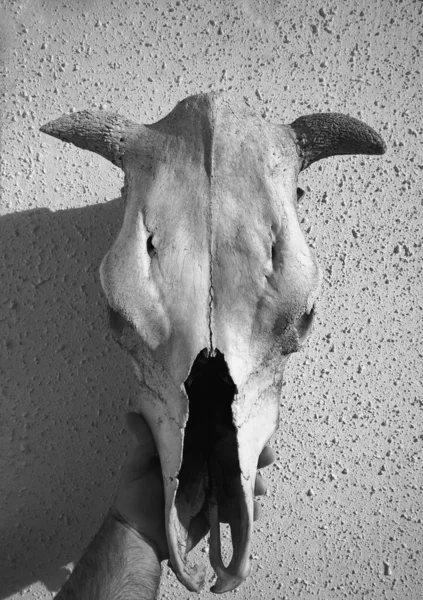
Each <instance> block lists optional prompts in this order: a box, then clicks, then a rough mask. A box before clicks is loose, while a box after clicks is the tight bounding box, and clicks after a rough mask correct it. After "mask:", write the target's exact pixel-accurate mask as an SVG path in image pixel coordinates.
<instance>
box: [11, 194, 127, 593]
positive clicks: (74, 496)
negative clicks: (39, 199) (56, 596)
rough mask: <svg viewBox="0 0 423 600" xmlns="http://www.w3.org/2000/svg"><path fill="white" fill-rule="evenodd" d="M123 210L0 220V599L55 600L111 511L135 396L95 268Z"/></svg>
mask: <svg viewBox="0 0 423 600" xmlns="http://www.w3.org/2000/svg"><path fill="white" fill-rule="evenodd" d="M122 214H123V206H122V201H121V200H120V199H119V200H114V201H112V202H109V203H107V204H102V205H95V206H90V207H86V208H81V209H71V210H64V211H59V212H51V211H49V210H45V209H39V210H34V211H28V212H22V213H16V214H12V215H7V216H4V217H2V218H0V245H1V250H0V252H1V257H2V261H1V263H2V267H1V269H2V270H4V272H3V273H1V288H0V302H1V306H2V308H3V310H2V312H1V317H0V323H1V326H2V333H1V336H0V343H1V346H2V354H3V359H2V361H1V388H2V399H1V414H2V419H1V421H2V436H1V437H2V439H3V440H4V448H5V450H4V451H2V452H1V453H0V454H1V456H0V480H1V483H0V513H1V534H0V539H1V544H0V565H1V569H0V598H6V597H8V596H9V595H11V594H13V593H14V592H17V591H18V590H21V589H22V588H23V587H25V586H27V585H29V584H30V583H32V582H34V581H39V580H41V581H43V582H44V583H45V585H46V586H47V587H48V589H50V590H52V591H56V590H58V589H59V588H60V586H61V584H62V583H63V581H64V580H65V578H66V576H67V570H66V569H64V568H63V565H66V564H67V563H69V562H70V561H74V560H76V559H77V558H78V556H79V555H80V553H81V551H82V550H83V548H84V547H85V546H86V545H87V543H88V541H89V539H90V538H91V537H92V535H93V534H94V533H95V531H96V530H97V529H98V527H99V525H100V523H101V520H102V515H103V514H104V512H105V511H107V509H108V507H109V506H110V502H111V498H112V495H113V493H114V491H115V489H116V484H117V479H118V474H119V469H120V466H121V465H122V463H123V460H124V453H125V451H126V442H127V439H126V432H125V430H124V421H123V415H124V413H125V412H126V409H127V406H128V401H129V399H130V397H131V396H132V397H133V396H134V395H135V393H136V389H135V381H134V377H133V374H132V371H131V369H130V367H129V364H128V363H127V362H126V360H125V357H124V356H123V354H122V353H121V351H120V350H119V349H118V348H117V347H116V346H115V344H114V342H113V341H112V339H111V336H110V334H109V333H108V327H107V312H106V306H107V303H106V300H105V297H104V296H103V293H102V290H101V286H100V278H99V275H98V267H99V265H100V262H101V260H102V258H103V256H104V254H105V253H106V251H107V250H108V248H109V247H110V246H111V244H112V242H113V240H114V238H115V237H116V234H117V232H118V230H119V228H120V224H121V219H122Z"/></svg>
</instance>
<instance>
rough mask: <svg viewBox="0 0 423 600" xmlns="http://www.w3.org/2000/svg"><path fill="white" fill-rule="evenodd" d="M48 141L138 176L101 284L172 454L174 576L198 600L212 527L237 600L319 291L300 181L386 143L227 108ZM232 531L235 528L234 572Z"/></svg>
mask: <svg viewBox="0 0 423 600" xmlns="http://www.w3.org/2000/svg"><path fill="white" fill-rule="evenodd" d="M41 131H43V132H44V133H47V134H49V135H52V136H54V137H57V138H60V139H61V140H64V141H66V142H71V143H73V144H75V145H76V146H79V147H81V148H85V149H88V150H91V151H92V152H96V153H98V154H100V155H102V156H104V157H105V158H107V159H109V160H110V161H112V162H113V163H114V164H115V165H118V166H119V167H121V168H122V169H123V171H124V173H125V184H124V188H123V197H124V200H125V203H126V209H125V215H124V219H123V225H122V228H121V231H120V233H119V235H118V237H117V239H116V241H115V243H114V244H113V246H112V248H111V249H110V250H109V252H108V253H107V255H106V256H105V258H104V260H103V262H102V264H101V268H100V275H101V283H102V286H103V289H104V292H105V294H106V296H107V300H108V303H109V305H110V308H111V325H112V329H113V331H114V334H115V336H116V337H117V339H118V341H119V343H120V345H121V346H122V347H123V348H125V349H126V350H127V351H128V352H129V354H130V356H131V357H132V361H133V364H134V367H135V372H136V376H137V378H138V381H139V383H140V386H141V389H142V391H141V393H140V397H139V411H140V412H141V413H142V414H143V415H144V417H145V418H146V419H147V421H148V423H149V426H150V428H151V430H152V432H153V435H154V438H155V441H156V444H157V448H158V452H159V455H160V460H161V466H162V472H163V483H164V489H165V501H166V508H165V511H166V530H167V537H168V546H169V552H170V560H171V564H172V567H173V569H174V571H175V573H176V574H177V576H178V578H179V579H180V581H181V582H182V583H183V584H184V585H185V586H186V587H187V588H188V589H190V590H194V591H198V590H199V589H200V588H201V587H202V584H203V581H204V568H203V567H202V566H201V567H198V566H194V567H192V566H189V565H188V563H187V551H188V550H189V548H188V547H187V540H188V531H189V527H190V524H191V523H192V520H193V519H194V518H195V517H196V516H197V515H199V514H200V513H201V514H206V515H207V516H208V519H209V523H210V560H211V564H212V566H213V568H214V570H215V572H216V575H217V582H216V583H215V585H214V587H213V588H212V589H213V591H215V592H217V593H222V592H226V591H229V590H232V589H234V588H235V587H237V586H238V585H239V584H240V583H241V582H242V581H243V580H244V579H245V578H246V577H247V575H248V574H249V571H250V561H249V555H250V545H251V536H252V522H253V495H254V481H255V474H256V467H257V460H258V456H259V455H260V452H261V451H262V449H263V448H264V446H265V444H266V442H267V441H268V440H269V438H270V437H271V435H272V434H273V432H274V431H275V429H276V428H277V425H278V406H279V399H280V393H281V385H282V373H283V369H284V365H285V363H286V361H287V358H288V356H289V355H290V354H291V353H292V352H295V351H296V350H298V349H299V348H300V346H301V345H302V344H303V342H304V340H305V339H306V337H307V334H308V333H309V330H310V327H311V324H312V321H313V312H314V303H315V300H316V296H317V293H318V289H319V283H320V272H319V267H318V264H317V260H316V257H315V255H314V252H313V251H312V250H311V249H310V248H309V247H308V245H307V243H306V240H305V238H304V235H303V233H302V231H301V228H300V225H299V222H298V218H297V209H296V202H297V178H298V175H299V172H300V171H301V170H302V169H305V168H306V167H307V166H309V165H310V164H311V163H313V162H315V161H317V160H320V159H321V158H325V157H328V156H333V155H335V154H382V153H383V152H384V151H385V145H384V142H383V141H382V139H381V138H380V137H379V136H378V135H377V134H376V133H375V132H374V131H373V130H372V129H371V128H370V127H368V126H367V125H365V124H363V123H361V122H360V121H357V120H356V119H353V118H351V117H348V116H344V115H341V114H335V113H333V114H314V115H309V116H305V117H301V118H299V119H297V120H296V121H295V122H294V123H292V124H291V125H275V124H270V123H267V122H265V121H264V120H262V119H260V118H257V117H256V116H254V114H251V112H250V110H248V109H247V108H246V107H244V106H242V107H240V106H234V105H233V104H230V103H228V102H227V101H225V99H223V98H222V97H220V96H218V95H215V94H204V95H199V96H193V97H190V98H187V99H186V100H184V101H182V102H180V103H179V104H178V105H177V106H176V108H175V109H174V110H173V111H172V112H171V113H170V114H169V115H168V116H166V117H165V118H164V119H162V120H160V121H158V122H157V123H154V124H153V125H138V124H135V123H133V122H131V121H128V120H127V119H125V118H123V117H121V116H120V115H117V114H109V113H105V112H89V111H83V112H79V113H74V114H72V115H69V116H64V117H61V118H60V119H58V120H56V121H53V122H51V123H48V124H47V125H45V126H44V127H43V128H42V129H41ZM220 522H228V523H229V525H230V528H231V535H232V545H233V556H232V559H231V560H230V563H229V565H228V566H225V565H224V564H223V561H222V557H221V549H220V525H219V523H220Z"/></svg>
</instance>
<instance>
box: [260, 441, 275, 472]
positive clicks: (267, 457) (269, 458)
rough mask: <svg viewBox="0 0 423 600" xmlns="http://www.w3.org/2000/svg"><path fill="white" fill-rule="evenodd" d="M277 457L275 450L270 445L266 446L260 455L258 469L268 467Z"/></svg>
mask: <svg viewBox="0 0 423 600" xmlns="http://www.w3.org/2000/svg"><path fill="white" fill-rule="evenodd" d="M275 459H276V455H275V451H274V450H273V449H272V448H270V446H265V448H264V449H263V451H262V453H261V454H260V456H259V459H258V463H257V469H263V467H268V466H269V465H271V464H272V462H273V461H274V460H275Z"/></svg>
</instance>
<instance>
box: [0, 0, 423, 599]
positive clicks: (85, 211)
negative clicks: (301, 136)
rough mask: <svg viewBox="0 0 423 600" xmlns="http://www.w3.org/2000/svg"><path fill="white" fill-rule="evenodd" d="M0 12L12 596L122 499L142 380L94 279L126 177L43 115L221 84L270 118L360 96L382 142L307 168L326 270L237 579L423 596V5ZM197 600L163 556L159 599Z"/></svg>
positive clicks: (160, 102)
mask: <svg viewBox="0 0 423 600" xmlns="http://www.w3.org/2000/svg"><path fill="white" fill-rule="evenodd" d="M0 7H1V8H0V40H1V52H2V78H3V79H2V81H3V85H2V89H1V90H0V94H1V96H0V100H1V110H2V141H1V143H2V146H1V159H2V162H1V169H2V171H1V186H2V187H1V190H2V201H1V205H0V210H1V215H2V216H1V217H0V228H1V233H0V244H1V251H0V265H1V286H0V306H1V313H0V324H1V334H0V344H1V354H2V361H1V384H0V386H1V421H0V423H1V452H0V511H1V534H0V598H9V597H10V598H25V599H27V600H28V599H35V598H37V599H42V598H49V597H51V595H52V593H53V591H54V590H57V589H58V588H59V587H60V584H61V582H63V580H64V578H65V577H66V574H67V570H66V567H65V566H66V565H67V564H69V563H71V562H72V561H74V560H75V559H76V558H77V557H78V556H79V554H80V552H81V550H82V548H83V547H84V546H85V545H86V544H87V542H88V540H89V539H90V537H91V536H92V535H93V533H94V532H95V531H96V530H97V528H98V527H99V525H100V523H101V519H102V514H104V512H105V511H106V510H107V507H108V506H109V504H110V500H111V496H112V494H113V492H114V489H115V485H116V481H117V475H118V471H119V467H120V465H121V463H122V461H123V456H124V453H125V448H126V443H127V437H126V433H125V431H124V428H123V420H122V416H123V414H124V412H125V410H126V409H127V408H128V406H130V404H131V399H133V398H134V397H135V395H136V387H135V384H134V380H133V376H132V372H131V369H130V367H129V364H128V362H127V361H126V359H125V357H124V355H123V354H121V352H120V351H119V350H118V349H117V348H116V347H115V345H114V343H113V342H112V340H111V338H110V335H109V334H108V331H107V319H106V314H105V300H104V298H103V296H102V293H101V289H100V284H99V277H98V265H99V263H100V260H101V258H102V256H103V255H104V253H105V251H106V249H107V248H108V247H109V245H110V243H111V241H112V240H113V238H114V236H115V235H116V233H117V231H118V229H119V223H120V220H121V216H122V206H121V202H120V201H119V191H120V186H121V184H122V178H121V173H120V171H119V170H118V169H116V168H113V167H112V166H111V165H110V163H107V162H106V161H105V160H103V159H101V158H99V157H98V156H96V155H92V154H89V153H84V152H82V151H79V150H77V149H76V148H74V147H70V146H66V145H64V144H62V143H60V142H58V141H55V140H52V139H48V138H47V137H46V136H43V135H42V134H40V133H39V132H38V127H39V126H40V125H41V124H43V123H44V122H46V121H47V120H50V119H52V118H55V117H57V116H59V115H61V114H62V113H65V112H69V111H70V110H80V109H83V108H95V109H98V108H102V107H104V108H105V109H112V110H117V111H119V112H120V113H122V114H124V115H126V116H128V117H130V118H132V119H134V120H138V121H140V122H147V123H148V122H152V121H154V120H156V119H157V118H159V117H160V116H163V115H164V114H165V113H167V112H168V110H169V109H171V108H172V107H173V106H174V104H175V103H176V102H177V101H178V100H180V99H182V98H184V97H185V96H187V95H189V94H193V93H197V92H199V91H208V90H223V91H226V92H228V93H229V94H232V95H233V97H237V98H242V97H245V98H246V99H247V101H248V102H249V104H250V105H251V106H253V107H255V108H256V109H257V111H258V112H259V113H261V114H263V116H264V117H266V118H268V119H270V120H274V121H276V122H291V121H292V120H294V119H295V118H296V117H298V116H300V115H302V114H307V113H310V112H317V111H339V112H346V113H349V114H351V115H353V116H356V117H359V118H361V119H362V120H364V121H365V122H367V123H369V124H370V125H372V126H373V127H375V129H376V130H378V131H379V132H380V133H381V134H382V135H383V136H384V138H385V140H386V142H387V144H388V147H389V150H388V153H387V154H386V155H385V156H384V157H378V158H368V157H345V158H331V159H328V160H326V161H324V162H321V163H318V164H316V165H314V166H312V167H311V168H310V169H309V170H308V171H306V172H305V173H304V174H303V175H302V179H301V183H300V184H301V185H302V187H303V188H304V189H305V190H306V192H307V194H306V197H305V198H304V200H303V202H302V206H301V209H300V218H301V221H302V226H303V228H304V230H305V231H306V233H307V236H308V239H309V241H310V243H311V244H313V245H315V247H316V249H317V253H318V256H319V259H320V261H321V264H322V266H323V269H324V286H323V290H322V294H321V299H320V304H319V313H318V321H317V325H316V328H315V332H314V335H313V337H312V339H311V341H310V342H309V344H308V345H307V348H306V349H305V351H303V352H301V353H300V354H298V355H296V356H294V357H293V358H292V359H291V362H290V366H289V368H288V371H287V378H286V384H285V387H284V395H283V398H282V399H281V425H280V429H279V432H278V433H277V435H275V437H274V440H273V446H274V448H275V449H276V450H277V456H278V459H277V462H276V464H275V465H274V466H273V467H271V468H269V469H268V472H267V481H268V487H269V491H268V495H267V497H265V498H263V500H262V505H263V516H262V518H261V520H260V521H259V523H258V525H257V527H256V530H255V543H254V550H253V559H254V560H253V563H254V573H253V575H252V576H251V578H250V579H249V580H248V581H247V582H246V583H245V584H244V585H243V586H242V587H241V588H240V589H239V590H237V591H236V592H235V593H236V594H237V597H238V598H245V599H247V598H266V599H269V600H270V599H272V598H278V599H282V598H285V599H286V600H291V598H302V599H303V600H309V599H317V598H321V599H324V600H335V599H336V600H337V599H341V598H348V599H349V598H352V597H354V598H355V597H356V598H363V599H364V598H366V599H367V598H368V599H369V600H370V599H371V600H379V599H382V598H383V599H391V600H393V599H395V600H407V599H409V600H418V599H419V598H421V597H422V596H423V585H422V583H423V561H422V539H423V536H422V506H421V498H422V481H423V478H422V472H421V461H422V443H423V433H422V420H421V413H422V393H421V387H420V381H419V378H420V371H421V363H419V360H420V359H421V356H422V354H421V348H420V349H419V344H420V340H421V333H422V331H421V330H422V327H421V325H422V317H421V309H422V304H421V263H419V260H421V243H422V239H421V219H422V214H421V213H422V208H421V203H422V194H421V181H420V178H421V173H422V168H423V158H422V156H421V155H420V156H418V150H419V147H418V142H419V137H420V136H421V133H422V123H421V83H422V81H421V69H422V63H421V48H422V40H421V23H422V19H423V18H422V4H421V3H420V2H419V1H417V0H415V1H413V0H407V1H405V0H404V1H402V0H384V1H383V2H382V1H381V0H362V1H359V0H343V1H342V2H340V1H339V2H338V3H335V2H333V1H331V0H328V1H327V0H325V1H322V2H321V1H320V0H319V1H316V0H310V1H309V2H306V1H305V0H285V1H281V2H278V1H271V0H269V1H265V0H244V1H241V0H239V1H236V2H223V1H219V0H217V1H215V0H214V1H211V0H204V1H198V2H195V1H193V0H176V1H172V2H165V1H158V2H142V1H132V0H131V1H126V2H123V1H120V0H119V1H115V2H113V1H111V0H105V1H104V2H101V1H100V0H98V1H95V0H94V1H89V0H80V1H74V2H73V1H69V2H62V1H56V0H44V1H43V0H32V1H31V0H27V1H19V0H16V1H14V0H10V1H7V0H3V1H2V2H0ZM419 61H420V64H419ZM419 352H420V353H419ZM199 554H200V555H202V556H203V557H204V556H205V554H206V545H205V544H203V545H202V546H201V548H200V549H199ZM211 575H212V573H211V571H210V576H211ZM230 595H231V594H230ZM188 596H189V594H188V592H187V591H186V590H185V589H183V588H182V587H181V586H180V584H179V583H178V582H176V580H175V578H174V577H173V576H172V575H170V574H169V573H167V571H166V573H165V578H164V582H163V585H162V589H161V594H160V597H161V598H163V599H165V598H168V599H170V598H172V599H173V598H175V599H177V598H178V599H185V598H187V597H188ZM202 597H203V598H211V597H212V594H210V592H208V591H205V592H204V593H203V594H202Z"/></svg>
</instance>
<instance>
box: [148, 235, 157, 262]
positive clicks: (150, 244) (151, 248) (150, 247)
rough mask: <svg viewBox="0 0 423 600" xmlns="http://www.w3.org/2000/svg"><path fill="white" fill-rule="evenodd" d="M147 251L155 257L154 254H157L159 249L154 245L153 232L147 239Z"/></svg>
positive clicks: (150, 255) (151, 256)
mask: <svg viewBox="0 0 423 600" xmlns="http://www.w3.org/2000/svg"><path fill="white" fill-rule="evenodd" d="M147 252H148V256H149V257H150V258H153V256H155V255H156V254H157V250H156V248H155V247H154V244H153V234H151V235H150V236H148V239H147Z"/></svg>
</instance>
